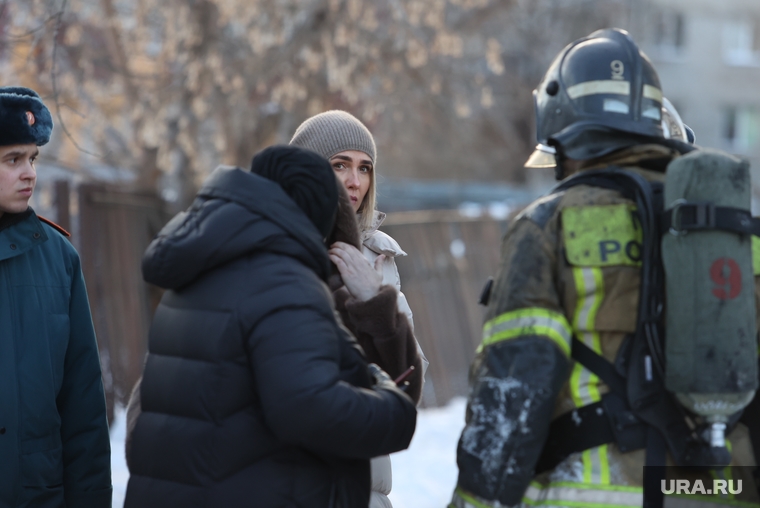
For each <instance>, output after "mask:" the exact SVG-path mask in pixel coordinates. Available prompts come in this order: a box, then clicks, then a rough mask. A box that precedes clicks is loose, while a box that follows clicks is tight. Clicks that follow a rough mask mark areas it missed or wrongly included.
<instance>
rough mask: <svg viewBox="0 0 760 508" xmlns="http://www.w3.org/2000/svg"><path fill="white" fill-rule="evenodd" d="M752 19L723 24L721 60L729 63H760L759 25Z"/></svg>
mask: <svg viewBox="0 0 760 508" xmlns="http://www.w3.org/2000/svg"><path fill="white" fill-rule="evenodd" d="M758 25H759V24H758V23H757V22H756V21H752V20H734V21H727V22H725V23H724V25H723V61H724V62H726V63H727V64H729V65H741V66H757V65H760V26H758Z"/></svg>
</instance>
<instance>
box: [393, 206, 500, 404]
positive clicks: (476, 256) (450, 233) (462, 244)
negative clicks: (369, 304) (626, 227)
mask: <svg viewBox="0 0 760 508" xmlns="http://www.w3.org/2000/svg"><path fill="white" fill-rule="evenodd" d="M505 228H506V222H504V221H496V220H493V219H481V218H478V219H468V218H465V217H462V216H461V215H460V214H459V213H457V212H441V211H438V212H404V213H397V214H390V215H388V218H387V219H386V221H385V223H384V224H383V226H382V227H381V229H382V230H383V231H385V232H386V233H388V234H389V235H391V236H392V237H393V238H395V239H396V241H398V242H399V244H400V245H401V248H402V249H404V250H405V251H406V252H407V253H408V257H405V258H397V265H398V269H399V275H400V277H401V289H402V291H403V292H404V294H405V295H406V297H407V299H408V300H409V305H410V306H411V308H412V312H413V313H414V326H415V335H416V336H417V339H418V340H419V342H420V346H421V347H422V349H423V351H424V352H425V355H426V356H427V358H428V360H429V361H430V367H429V368H428V373H427V376H426V384H425V390H424V391H423V399H422V402H423V405H425V406H441V405H444V404H445V403H447V402H448V401H449V400H450V399H451V398H452V397H455V396H459V395H466V394H467V375H468V371H469V366H470V363H471V362H472V359H473V357H474V354H475V349H476V348H477V346H478V344H479V343H480V339H481V330H482V327H483V314H484V310H485V309H484V308H483V307H482V306H480V305H478V300H479V297H480V293H481V290H482V288H483V286H484V284H485V282H486V280H487V279H488V277H489V276H491V275H495V273H496V269H497V268H498V264H499V247H500V244H501V238H502V236H503V234H504V231H505Z"/></svg>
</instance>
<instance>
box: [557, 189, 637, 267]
mask: <svg viewBox="0 0 760 508" xmlns="http://www.w3.org/2000/svg"><path fill="white" fill-rule="evenodd" d="M635 212H636V207H635V206H633V205H631V204H619V205H601V206H583V207H567V208H564V209H563V210H562V237H563V240H564V244H565V256H566V257H567V260H568V262H569V263H570V264H571V265H573V266H612V265H628V266H638V265H640V264H641V243H642V230H641V225H640V224H639V221H638V219H637V218H636V215H635Z"/></svg>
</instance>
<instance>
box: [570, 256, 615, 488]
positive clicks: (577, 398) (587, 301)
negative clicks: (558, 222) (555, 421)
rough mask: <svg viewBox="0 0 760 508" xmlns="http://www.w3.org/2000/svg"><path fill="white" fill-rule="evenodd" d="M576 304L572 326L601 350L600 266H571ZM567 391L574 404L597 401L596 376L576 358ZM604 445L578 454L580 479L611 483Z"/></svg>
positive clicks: (601, 277) (582, 337)
mask: <svg viewBox="0 0 760 508" xmlns="http://www.w3.org/2000/svg"><path fill="white" fill-rule="evenodd" d="M573 277H574V279H575V288H576V293H577V295H578V304H577V306H576V309H575V316H574V318H573V329H574V330H575V334H576V336H577V337H578V340H580V341H582V342H583V343H584V344H586V345H587V346H588V347H589V348H591V349H592V350H593V351H594V352H596V353H597V354H601V353H602V345H601V340H600V338H599V333H598V332H596V331H594V328H595V323H596V316H597V314H598V313H599V307H600V306H601V304H602V300H603V298H604V277H603V275H602V270H601V268H573ZM570 393H571V395H572V398H573V401H574V402H575V405H576V406H577V407H583V406H587V405H589V404H593V403H595V402H599V401H600V400H601V399H602V398H601V395H600V393H599V378H598V377H597V376H596V375H595V374H594V373H592V372H590V371H589V370H588V369H586V368H585V367H584V366H583V365H581V364H580V363H578V362H576V363H575V365H574V366H573V373H572V375H571V376H570ZM607 452H608V447H607V445H602V446H598V447H596V448H591V449H589V450H585V451H584V452H583V453H582V454H581V460H582V462H583V481H584V482H586V483H591V484H602V485H607V484H609V483H610V468H609V458H608V455H607Z"/></svg>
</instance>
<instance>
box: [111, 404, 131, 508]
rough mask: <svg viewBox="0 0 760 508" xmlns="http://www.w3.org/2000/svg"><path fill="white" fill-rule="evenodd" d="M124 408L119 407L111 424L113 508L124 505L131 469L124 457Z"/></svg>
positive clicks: (125, 430) (125, 427)
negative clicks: (128, 467)
mask: <svg viewBox="0 0 760 508" xmlns="http://www.w3.org/2000/svg"><path fill="white" fill-rule="evenodd" d="M126 414H127V413H126V411H124V408H120V407H117V408H116V410H115V412H114V420H113V423H112V424H111V481H112V482H113V504H112V506H113V508H122V506H124V494H126V493H127V480H129V470H128V469H127V461H126V460H125V459H124V438H125V437H126V435H127V418H126Z"/></svg>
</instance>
